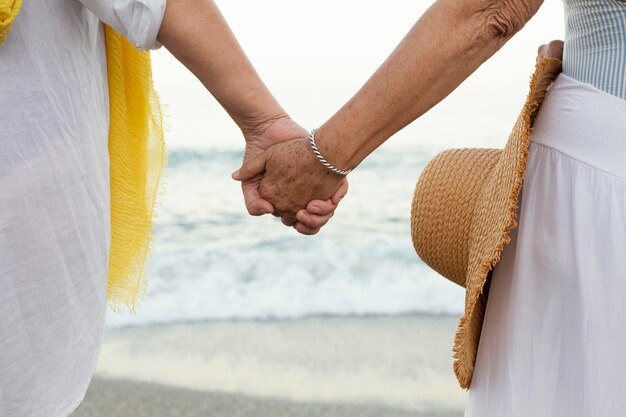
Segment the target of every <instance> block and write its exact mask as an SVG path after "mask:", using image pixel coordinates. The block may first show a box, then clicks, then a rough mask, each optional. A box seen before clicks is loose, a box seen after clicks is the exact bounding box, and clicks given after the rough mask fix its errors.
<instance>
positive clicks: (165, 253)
mask: <svg viewBox="0 0 626 417" xmlns="http://www.w3.org/2000/svg"><path fill="white" fill-rule="evenodd" d="M431 156H432V155H431V153H430V152H428V151H426V150H421V149H419V148H416V149H413V150H411V151H401V152H400V151H393V150H386V151H384V152H381V153H379V154H376V155H375V156H374V157H372V158H371V159H369V160H367V161H366V162H365V163H364V164H363V165H362V166H361V167H360V168H359V170H358V171H357V172H355V173H354V174H353V175H352V176H351V180H352V185H351V190H350V193H349V195H348V197H346V198H345V199H344V200H343V201H342V203H341V204H340V207H339V210H338V211H337V213H336V215H335V216H334V218H333V219H332V220H331V222H330V223H329V224H328V225H327V226H326V228H325V229H323V230H322V231H321V232H320V234H319V235H317V236H313V237H309V236H303V235H299V234H297V233H296V232H295V231H294V230H293V229H292V228H288V227H285V226H283V225H282V224H281V223H280V221H279V219H277V218H274V217H273V216H265V217H264V218H254V217H250V216H249V215H248V214H247V212H246V211H245V207H244V205H243V201H242V197H241V195H240V193H239V190H238V185H237V184H233V181H232V180H231V179H230V178H229V176H228V173H229V172H230V171H231V170H232V169H233V167H236V166H237V165H238V164H239V163H240V161H241V158H242V152H241V151H240V150H233V151H225V150H216V149H203V150H190V149H175V150H173V151H171V152H170V155H169V167H168V168H167V177H166V187H167V188H166V192H165V194H164V195H163V196H162V199H161V200H160V206H159V208H158V217H157V220H156V225H155V230H154V237H155V242H156V244H155V251H154V253H153V255H152V259H151V263H150V270H149V291H148V294H147V297H146V299H145V300H144V301H143V302H142V303H141V307H140V313H139V314H138V315H137V316H131V315H117V314H111V315H110V316H109V320H108V323H109V325H110V326H126V325H145V324H157V323H158V324H163V323H170V322H181V321H184V322H193V321H203V320H232V319H237V320H238V319H293V318H300V317H305V316H310V315H374V314H385V315H389V314H404V313H414V312H423V313H431V314H460V312H461V311H462V308H463V300H464V298H463V297H464V292H463V291H462V289H461V288H460V287H458V286H456V285H454V284H452V283H450V282H449V281H447V280H445V279H444V278H442V277H440V276H438V274H436V273H435V272H433V271H431V270H430V269H429V268H428V267H427V266H426V265H424V264H423V263H422V262H421V261H420V260H419V258H418V257H417V255H416V254H415V251H414V250H413V246H412V242H411V235H410V220H409V218H410V204H411V196H412V190H413V187H414V185H415V181H416V179H417V177H418V175H419V173H420V172H421V170H422V168H423V166H424V164H425V163H426V162H427V161H428V159H429V158H430V157H431ZM233 185H234V186H233Z"/></svg>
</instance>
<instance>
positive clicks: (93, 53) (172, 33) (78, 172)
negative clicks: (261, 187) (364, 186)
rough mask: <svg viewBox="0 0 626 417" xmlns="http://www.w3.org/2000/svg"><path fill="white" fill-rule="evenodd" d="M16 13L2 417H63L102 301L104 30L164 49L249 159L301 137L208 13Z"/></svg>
mask: <svg viewBox="0 0 626 417" xmlns="http://www.w3.org/2000/svg"><path fill="white" fill-rule="evenodd" d="M21 3H22V2H21V1H19V0H0V74H1V77H0V78H1V80H2V82H0V120H1V123H0V126H1V130H0V317H1V318H0V416H2V417H65V416H67V415H69V414H70V413H71V412H72V411H73V410H74V409H75V408H76V407H77V406H78V404H79V403H80V402H81V400H82V398H83V396H84V393H85V391H86V389H87V386H88V384H89V382H90V380H91V377H92V374H93V371H94V368H95V365H96V361H97V358H98V354H99V351H100V346H101V342H102V333H103V327H104V319H105V306H106V300H107V271H108V267H109V265H110V264H109V255H110V254H109V244H110V242H111V225H110V222H111V208H110V194H109V192H110V183H109V168H110V167H109V162H110V161H109V150H108V149H107V145H108V142H107V139H108V132H109V121H110V120H109V94H108V93H109V91H108V88H107V85H108V84H107V55H105V49H106V51H107V53H108V45H107V47H106V48H105V32H104V30H103V24H102V22H104V23H106V24H107V25H109V26H110V27H113V28H114V29H115V30H116V31H118V32H119V33H120V34H122V35H124V36H126V37H127V38H128V39H129V40H130V41H131V42H132V43H133V44H134V45H136V46H137V47H139V48H141V49H151V48H155V47H157V46H158V45H159V43H158V42H160V44H162V45H164V46H165V47H166V48H168V49H169V50H170V51H171V52H172V53H174V55H176V56H177V57H178V58H179V59H180V60H181V61H182V62H183V63H184V64H185V65H186V66H187V67H188V68H189V69H190V70H191V71H193V73H194V74H196V75H197V77H198V78H199V79H200V80H201V81H202V82H203V84H204V85H205V86H206V87H207V89H208V90H209V91H210V92H211V93H212V94H213V95H214V96H215V97H216V98H217V100H219V102H220V103H221V104H222V105H223V107H224V108H225V109H226V111H227V112H228V114H229V115H230V116H231V117H232V118H233V120H234V121H235V122H236V123H237V124H238V126H239V127H240V128H241V130H242V132H243V134H244V137H245V138H246V157H250V156H251V155H254V154H255V153H258V152H260V151H261V150H262V149H265V148H267V147H269V146H270V145H272V144H275V143H278V142H280V141H283V140H289V139H292V138H294V137H299V136H302V135H303V134H306V131H304V130H303V129H302V128H301V127H299V126H298V125H297V124H295V123H294V122H293V121H292V120H291V119H290V118H289V116H288V115H287V114H286V113H285V111H284V110H283V109H282V108H281V107H280V105H279V104H278V103H277V101H276V100H275V99H274V97H272V95H271V94H270V93H269V91H268V90H267V88H266V87H265V86H264V85H263V83H262V82H261V80H260V78H259V77H258V75H257V74H256V72H255V71H254V69H253V67H252V65H251V64H250V62H249V61H248V60H247V59H246V57H245V55H244V53H243V51H242V50H241V48H240V47H239V45H238V44H237V42H236V40H235V39H234V37H233V35H232V33H231V32H230V30H229V29H228V26H227V25H226V22H225V21H224V20H223V18H222V17H221V15H220V13H219V11H218V10H217V8H216V6H215V5H214V4H213V2H212V1H211V0H169V1H167V7H166V1H165V0H81V1H74V0H45V1H43V0H42V1H26V2H24V4H23V5H22V7H21V11H20V8H19V6H20V4H21ZM18 12H19V13H18ZM107 33H109V32H107ZM7 35H8V36H7ZM107 39H109V38H107ZM122 62H123V61H122ZM136 75H137V74H133V76H136ZM131 140H132V138H131ZM132 162H134V161H131V163H132ZM257 188H258V181H257V182H255V181H250V182H247V183H245V184H244V185H243V192H244V198H245V202H246V206H247V208H248V210H249V212H250V213H251V214H255V215H260V214H264V213H271V212H273V210H274V208H273V206H272V205H271V204H270V203H268V202H267V201H265V200H263V199H262V198H260V197H259V193H258V189H257ZM345 191H346V188H345V186H344V188H342V190H341V191H340V192H339V193H338V194H337V195H335V196H334V200H333V201H334V202H333V201H330V200H328V201H317V202H316V203H315V207H316V208H317V209H318V212H317V213H315V214H313V213H312V214H311V215H312V217H311V219H312V222H311V223H309V227H312V228H313V229H316V228H319V227H321V226H322V225H323V224H324V223H325V222H326V221H327V220H328V218H329V217H330V216H331V215H332V212H333V210H334V209H335V207H336V204H335V203H336V202H337V200H338V199H339V198H340V197H341V195H342V194H344V193H345Z"/></svg>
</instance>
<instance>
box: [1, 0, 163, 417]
mask: <svg viewBox="0 0 626 417" xmlns="http://www.w3.org/2000/svg"><path fill="white" fill-rule="evenodd" d="M165 1H166V0H100V1H99V0H82V1H81V2H79V1H73V0H45V1H43V0H41V1H25V2H24V5H23V8H22V12H21V13H20V15H19V16H18V18H17V20H16V21H15V24H14V27H13V31H12V32H11V34H10V35H9V37H8V39H7V40H6V41H5V43H4V44H3V45H2V46H0V74H1V75H0V317H1V319H0V416H10V417H65V416H68V415H69V414H70V413H71V412H72V411H73V410H74V409H75V408H76V407H77V406H78V404H79V403H80V401H81V400H82V398H83V396H84V393H85V391H86V389H87V386H88V384H89V381H90V379H91V377H92V373H93V370H94V368H95V364H96V360H97V357H98V353H99V351H100V346H101V340H102V331H103V327H104V317H105V301H106V300H105V299H106V280H107V265H108V248H109V242H110V233H109V227H110V218H109V159H108V152H107V138H108V95H107V74H106V58H105V49H104V33H103V30H102V25H101V24H100V21H99V19H98V18H100V19H101V20H102V21H104V22H106V23H108V24H110V25H111V26H113V27H114V28H115V29H116V30H118V31H119V32H120V33H122V34H124V35H126V36H128V38H129V39H130V40H131V41H132V42H134V43H135V44H136V45H138V46H140V47H141V48H144V49H150V48H154V47H157V46H158V45H157V44H156V41H155V39H156V35H157V33H158V30H159V27H160V24H161V20H162V17H163V13H164V10H165Z"/></svg>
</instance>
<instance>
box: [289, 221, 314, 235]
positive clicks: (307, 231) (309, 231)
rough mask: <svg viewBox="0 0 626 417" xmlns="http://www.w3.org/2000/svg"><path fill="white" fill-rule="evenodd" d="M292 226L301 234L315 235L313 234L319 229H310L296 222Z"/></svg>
mask: <svg viewBox="0 0 626 417" xmlns="http://www.w3.org/2000/svg"><path fill="white" fill-rule="evenodd" d="M294 228H295V229H296V231H297V232H298V233H300V234H303V235H307V236H312V235H315V234H317V233H318V232H319V231H320V228H317V229H311V228H310V227H307V226H305V225H304V224H302V223H296V225H295V226H294Z"/></svg>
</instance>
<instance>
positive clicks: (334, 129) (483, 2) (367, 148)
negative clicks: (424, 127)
mask: <svg viewBox="0 0 626 417" xmlns="http://www.w3.org/2000/svg"><path fill="white" fill-rule="evenodd" d="M540 4H541V0H439V1H437V2H436V3H435V4H434V5H433V6H432V7H431V8H430V9H429V10H428V11H427V12H426V13H425V14H424V15H423V16H422V17H421V18H420V19H419V21H418V22H417V23H416V24H415V26H414V27H413V28H412V29H411V31H410V32H409V33H408V34H407V36H406V37H405V38H404V40H403V41H402V42H401V43H400V45H399V46H398V47H397V48H396V50H395V51H394V52H393V53H392V54H391V56H390V57H389V58H388V59H387V61H386V62H385V63H384V64H383V65H382V66H381V67H380V68H379V69H378V71H377V72H376V73H375V74H374V75H373V76H372V77H371V78H370V79H369V80H368V82H367V83H366V84H365V85H364V86H363V87H362V88H361V90H360V91H359V92H358V93H357V94H356V95H355V96H354V97H353V98H352V99H351V100H350V101H349V102H348V103H347V104H346V105H345V106H344V107H343V108H342V109H341V110H339V112H337V113H336V114H335V115H334V116H333V117H332V118H331V119H330V120H328V122H326V123H325V124H324V125H323V126H321V127H320V129H319V133H318V137H317V141H318V146H320V147H321V148H322V150H323V151H325V152H326V153H327V155H330V156H331V157H332V159H333V163H335V164H336V165H338V166H340V167H342V168H353V167H355V166H356V165H358V164H359V163H360V162H361V161H362V160H363V159H364V158H365V157H366V156H367V155H369V154H370V153H371V152H373V151H374V150H375V149H376V148H377V147H378V146H380V145H381V144H382V143H383V142H385V141H386V140H387V139H388V138H389V137H391V136H392V135H393V134H395V133H396V132H397V131H399V130H400V129H402V128H403V127H405V126H406V125H407V124H409V123H411V122H412V121H413V120H415V119H416V118H418V117H419V116H420V115H422V114H424V113H425V112H427V111H428V110H429V109H430V108H432V107H433V106H434V105H436V104H437V103H438V102H439V101H441V100H442V99H443V98H445V97H446V96H447V95H448V94H450V93H451V92H452V91H453V90H454V89H455V88H456V87H458V86H459V85H460V84H461V82H463V80H465V79H466V78H467V77H468V76H469V75H470V74H472V73H473V72H474V71H475V70H476V69H477V68H478V67H479V66H480V65H481V64H482V63H483V62H485V61H486V60H487V59H488V58H489V57H491V56H492V55H493V54H494V53H495V52H496V51H497V50H498V49H500V48H501V47H502V45H504V43H506V41H508V39H510V38H511V37H512V36H513V34H514V33H516V32H517V31H518V30H520V29H521V28H522V27H523V25H524V24H525V23H526V21H527V20H529V19H530V18H531V17H532V16H533V15H534V13H535V12H536V10H537V9H538V8H539V6H540Z"/></svg>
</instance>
